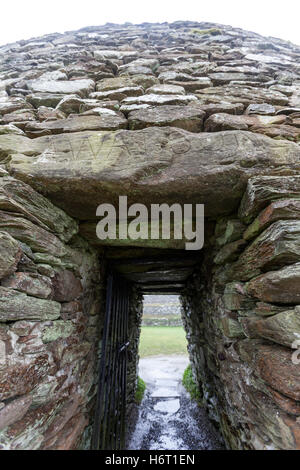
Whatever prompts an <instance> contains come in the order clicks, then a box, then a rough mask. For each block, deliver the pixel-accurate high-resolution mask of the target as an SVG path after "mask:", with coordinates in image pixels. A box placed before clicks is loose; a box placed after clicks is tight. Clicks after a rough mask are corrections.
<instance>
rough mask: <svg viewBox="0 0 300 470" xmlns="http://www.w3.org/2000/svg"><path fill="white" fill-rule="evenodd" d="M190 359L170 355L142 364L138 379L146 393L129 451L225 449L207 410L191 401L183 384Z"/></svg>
mask: <svg viewBox="0 0 300 470" xmlns="http://www.w3.org/2000/svg"><path fill="white" fill-rule="evenodd" d="M187 365H188V357H187V356H184V355H171V356H159V357H157V356H156V357H146V358H143V359H141V360H140V363H139V375H140V377H141V378H142V379H143V380H144V381H145V382H146V385H147V390H146V393H145V396H144V399H143V401H142V403H141V405H140V409H139V417H138V421H137V425H136V428H135V431H134V432H133V434H132V436H131V439H130V442H129V446H128V449H129V450H140V449H142V450H196V449H199V450H213V449H223V448H224V446H223V443H222V439H221V437H220V435H219V434H218V432H217V431H216V430H215V428H214V427H213V425H212V424H211V422H210V421H209V419H208V416H207V414H206V412H205V410H203V409H201V408H199V407H198V405H197V404H196V402H194V401H191V399H190V396H189V394H188V393H187V392H186V391H185V389H184V387H183V386H182V384H181V381H182V376H183V372H184V370H185V368H186V367H187Z"/></svg>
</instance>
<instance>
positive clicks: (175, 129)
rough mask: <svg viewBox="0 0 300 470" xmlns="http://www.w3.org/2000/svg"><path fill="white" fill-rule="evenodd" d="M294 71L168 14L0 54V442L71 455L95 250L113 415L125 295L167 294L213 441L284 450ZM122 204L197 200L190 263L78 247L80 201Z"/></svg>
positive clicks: (257, 39)
mask: <svg viewBox="0 0 300 470" xmlns="http://www.w3.org/2000/svg"><path fill="white" fill-rule="evenodd" d="M299 59H300V49H299V47H297V46H295V45H293V44H291V43H289V42H285V41H282V40H280V39H275V38H264V37H262V36H260V35H258V34H255V33H250V32H245V31H242V30H241V29H236V28H232V27H230V26H222V25H214V24H211V23H196V22H182V21H178V22H175V23H172V24H166V23H164V24H142V25H132V24H126V25H113V24H110V23H108V24H107V25H105V26H101V27H89V28H84V29H82V30H80V31H70V32H68V33H66V34H58V33H55V34H50V35H47V36H45V37H42V38H37V39H32V40H28V41H20V42H17V43H15V44H10V45H6V46H2V47H1V48H0V66H1V75H0V255H1V256H0V280H1V285H0V297H1V298H0V400H1V403H0V426H1V427H2V429H1V430H0V448H2V449H51V450H52V449H53V450H55V449H78V448H83V449H88V448H89V445H90V437H91V433H92V428H93V415H94V405H95V391H96V383H97V374H96V371H97V365H98V358H99V354H98V346H99V342H101V334H102V333H101V332H102V321H103V311H104V309H103V305H102V301H101V299H102V296H101V288H102V287H104V286H105V279H106V276H105V262H104V261H103V257H104V256H105V257H106V259H107V260H108V261H109V262H110V263H112V265H113V266H114V268H115V269H116V270H117V271H119V272H120V273H122V275H124V276H125V277H127V279H131V280H132V282H133V283H134V284H135V286H133V290H132V293H131V294H132V295H131V300H130V312H131V315H130V325H129V326H130V331H129V333H130V339H131V345H130V348H131V355H130V356H131V357H130V361H129V368H128V390H127V405H128V406H127V411H128V412H130V410H131V406H130V405H131V403H132V401H133V397H134V391H135V387H136V368H137V347H138V336H139V325H140V315H141V294H142V293H143V292H146V293H153V292H157V291H159V292H161V293H166V292H167V293H170V292H172V293H174V292H176V293H178V292H181V293H182V294H183V295H182V300H183V317H184V322H185V327H186V331H187V338H188V342H189V353H190V359H191V363H192V367H193V372H194V375H195V379H196V381H197V384H198V386H199V390H200V391H201V393H202V401H203V405H204V406H205V407H206V408H207V409H208V411H209V414H210V416H211V418H212V419H213V420H214V422H215V423H216V424H217V425H218V426H219V427H220V429H221V431H222V433H223V436H224V438H225V440H226V443H227V446H228V448H233V449H299V448H300V438H299V436H300V431H299V419H300V408H299V401H300V395H299V390H300V387H299V365H296V364H294V363H293V361H292V355H293V353H294V352H295V350H294V349H293V346H292V343H293V341H294V340H295V339H297V338H299V337H300V331H299V304H300V298H299V285H300V284H299V261H300V258H299V256H300V248H299V200H300V176H299V171H300V159H299V156H300V150H299V136H300V134H299V126H300V67H299ZM123 113H124V114H123ZM160 126H163V127H162V128H160ZM129 127H130V128H129ZM140 127H147V129H146V128H145V129H140ZM139 129H140V130H139ZM203 130H204V131H205V132H203ZM191 131H192V132H191ZM291 141H292V142H291ZM124 194H127V195H128V196H129V201H128V202H129V203H133V202H143V203H145V204H147V205H149V204H151V203H158V202H160V203H161V202H167V203H173V202H176V203H177V202H180V203H182V204H183V203H204V204H205V213H206V216H207V217H208V218H209V220H207V222H206V225H205V246H204V249H203V251H202V252H200V253H193V254H192V256H188V253H187V252H181V250H180V249H177V250H176V257H174V253H173V252H172V251H171V250H169V251H168V250H165V249H164V248H163V246H160V247H159V249H156V250H154V249H153V248H151V249H150V248H148V249H146V244H144V243H143V242H142V243H141V247H140V248H136V247H133V248H131V247H123V248H122V249H120V248H119V249H118V248H116V247H115V248H113V247H109V246H108V247H107V246H106V247H105V248H104V247H103V246H100V247H98V251H97V252H96V251H94V249H93V248H91V247H90V246H89V244H88V242H87V240H89V239H90V240H92V238H93V237H94V236H95V220H96V218H95V214H96V212H95V211H96V207H97V206H98V205H99V204H100V203H101V202H111V203H116V202H118V196H119V195H124ZM50 201H51V202H50ZM239 207H240V209H239V211H238V208H239ZM78 220H79V221H80V224H82V226H83V227H87V226H88V227H89V232H87V233H86V234H85V238H86V240H84V239H82V238H80V237H78V236H77V235H76V233H77V232H78ZM249 224H251V225H249ZM91 231H92V232H91ZM89 233H93V237H90V236H89ZM81 234H84V231H83V230H81ZM99 257H100V261H99ZM196 265H197V267H195V266H196ZM100 272H101V274H102V276H101V277H100Z"/></svg>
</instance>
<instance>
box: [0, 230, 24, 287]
mask: <svg viewBox="0 0 300 470" xmlns="http://www.w3.org/2000/svg"><path fill="white" fill-rule="evenodd" d="M0 252H1V259H0V279H2V278H3V277H5V276H8V275H9V274H11V273H13V272H14V271H15V270H16V269H17V264H18V262H19V261H20V258H21V255H22V251H21V249H20V245H19V244H18V242H17V241H16V240H15V239H14V238H12V237H11V236H10V235H9V234H8V233H5V232H0Z"/></svg>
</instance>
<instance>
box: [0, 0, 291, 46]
mask: <svg viewBox="0 0 300 470" xmlns="http://www.w3.org/2000/svg"><path fill="white" fill-rule="evenodd" d="M1 3H2V4H1V10H0V11H1V23H0V44H7V43H9V42H14V41H17V40H20V39H29V38H32V37H35V36H41V35H43V34H47V33H53V32H64V31H68V30H73V29H79V28H82V27H84V26H91V25H101V24H104V23H106V22H112V23H124V22H126V21H129V22H131V23H142V22H144V21H148V22H163V21H169V22H171V21H176V20H194V21H211V22H215V23H221V24H230V25H231V26H235V27H241V28H243V29H246V30H250V31H254V32H257V33H260V34H262V35H265V36H275V37H279V38H282V39H287V40H290V41H292V42H294V43H295V44H298V45H300V15H299V13H300V1H299V0H283V1H282V2H279V1H278V0H248V1H246V0H205V1H204V0H181V1H179V0H147V1H146V0H83V1H79V0H48V1H45V0H14V1H12V0H11V1H8V0H5V1H3V2H1Z"/></svg>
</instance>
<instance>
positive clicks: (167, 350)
mask: <svg viewBox="0 0 300 470" xmlns="http://www.w3.org/2000/svg"><path fill="white" fill-rule="evenodd" d="M186 344H187V343H186V338H185V331H184V329H183V328H182V326H143V327H142V330H141V340H140V348H139V354H140V357H147V356H158V355H169V354H187V349H186Z"/></svg>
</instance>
